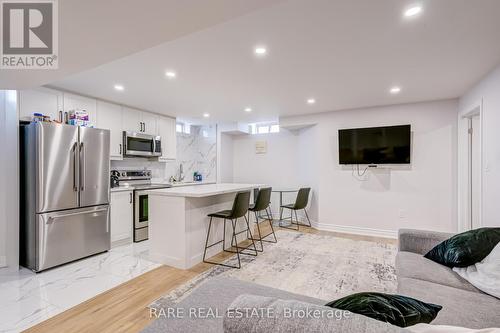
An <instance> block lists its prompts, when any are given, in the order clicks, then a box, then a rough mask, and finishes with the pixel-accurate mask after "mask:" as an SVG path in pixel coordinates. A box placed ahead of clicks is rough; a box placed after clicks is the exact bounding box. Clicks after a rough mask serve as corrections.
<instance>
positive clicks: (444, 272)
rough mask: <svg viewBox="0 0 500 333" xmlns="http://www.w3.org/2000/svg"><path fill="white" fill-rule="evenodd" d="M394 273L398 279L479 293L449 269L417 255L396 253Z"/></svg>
mask: <svg viewBox="0 0 500 333" xmlns="http://www.w3.org/2000/svg"><path fill="white" fill-rule="evenodd" d="M396 273H397V275H398V278H399V277H409V278H414V279H419V280H424V281H429V282H434V283H439V284H442V285H445V286H450V287H454V288H459V289H463V290H468V291H473V292H478V293H480V292H481V291H479V290H478V289H477V288H476V287H474V286H473V285H472V284H470V283H469V282H467V281H466V280H465V279H463V278H462V277H460V276H459V275H458V274H457V273H455V272H453V270H452V269H451V268H449V267H446V266H443V265H440V264H438V263H435V262H434V261H431V260H429V259H427V258H425V257H424V256H422V255H420V254H417V253H412V252H398V254H397V256H396Z"/></svg>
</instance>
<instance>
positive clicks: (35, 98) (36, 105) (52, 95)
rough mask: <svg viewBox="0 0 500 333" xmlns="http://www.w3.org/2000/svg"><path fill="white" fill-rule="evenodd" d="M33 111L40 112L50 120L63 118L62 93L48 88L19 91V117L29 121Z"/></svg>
mask: <svg viewBox="0 0 500 333" xmlns="http://www.w3.org/2000/svg"><path fill="white" fill-rule="evenodd" d="M33 113H42V114H43V115H46V116H49V117H50V119H52V120H59V121H62V120H63V93H62V92H60V91H57V90H54V89H49V88H44V87H41V88H36V89H28V90H20V91H19V119H20V120H27V121H31V120H32V118H33Z"/></svg>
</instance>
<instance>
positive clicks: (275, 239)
mask: <svg viewBox="0 0 500 333" xmlns="http://www.w3.org/2000/svg"><path fill="white" fill-rule="evenodd" d="M269 210H271V209H269ZM266 214H267V218H268V220H269V226H271V231H272V233H273V237H274V243H277V242H278V239H277V238H276V234H275V233H274V227H273V218H272V216H271V215H270V214H269V213H268V211H267V208H266ZM268 242H270V241H268Z"/></svg>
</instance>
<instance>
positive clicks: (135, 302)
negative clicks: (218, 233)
mask: <svg viewBox="0 0 500 333" xmlns="http://www.w3.org/2000/svg"><path fill="white" fill-rule="evenodd" d="M266 225H267V223H263V224H261V232H262V233H263V234H265V233H267V232H268V231H269V230H270V229H267V230H266ZM284 230H287V229H284ZM300 232H304V233H312V234H329V235H334V236H337V237H344V238H350V239H355V240H371V241H378V242H385V243H392V244H395V243H396V242H397V241H396V240H393V239H385V238H374V237H367V236H357V235H349V234H340V233H332V232H326V231H319V230H316V229H312V228H306V227H301V230H300ZM229 256H231V254H230V253H221V254H218V255H217V256H215V257H214V258H211V260H221V261H222V260H225V259H226V258H228V257H229ZM211 267H213V266H212V265H211V264H205V263H200V264H198V265H196V266H194V267H192V268H191V269H189V270H181V269H177V268H173V267H169V266H161V267H159V268H157V269H154V270H152V271H150V272H147V273H145V274H143V275H141V276H139V277H137V278H135V279H132V280H130V281H128V282H125V283H123V284H121V285H119V286H118V287H115V288H113V289H110V290H108V291H106V292H104V293H102V294H100V295H98V296H96V297H94V298H92V299H89V300H88V301H86V302H84V303H81V304H79V305H77V306H75V307H73V308H71V309H69V310H67V311H65V312H63V313H61V314H59V315H57V316H55V317H52V318H50V319H49V320H46V321H44V322H42V323H40V324H38V325H35V326H33V327H31V328H30V329H28V330H27V331H25V332H51V333H52V332H102V333H105V332H139V331H141V330H142V329H144V328H145V327H146V326H147V325H148V324H149V323H150V322H151V321H152V320H153V319H152V318H150V317H149V310H148V309H147V306H148V305H149V304H150V303H151V302H153V301H154V300H155V299H157V298H159V297H161V296H162V295H164V294H166V293H168V292H169V291H170V290H173V289H174V288H176V287H177V286H179V285H181V284H183V283H185V282H187V281H189V280H190V279H192V278H193V277H195V276H196V275H198V274H200V273H202V272H204V271H205V270H207V269H209V268H211Z"/></svg>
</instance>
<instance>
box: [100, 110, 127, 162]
mask: <svg viewBox="0 0 500 333" xmlns="http://www.w3.org/2000/svg"><path fill="white" fill-rule="evenodd" d="M97 127H99V128H104V129H109V132H110V140H109V145H110V150H109V151H110V156H111V159H113V160H121V159H123V146H122V143H123V129H122V107H121V106H120V105H117V104H112V103H107V102H103V101H97Z"/></svg>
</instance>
